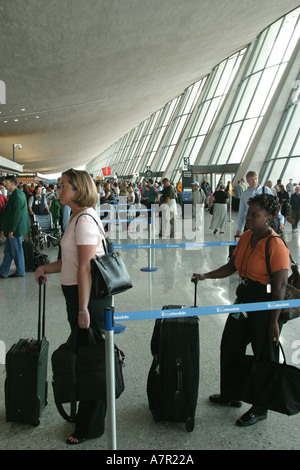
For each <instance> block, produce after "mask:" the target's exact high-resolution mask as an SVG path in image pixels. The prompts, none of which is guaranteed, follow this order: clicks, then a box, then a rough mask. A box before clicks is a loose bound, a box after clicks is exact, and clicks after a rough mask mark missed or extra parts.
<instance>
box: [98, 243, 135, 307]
mask: <svg viewBox="0 0 300 470" xmlns="http://www.w3.org/2000/svg"><path fill="white" fill-rule="evenodd" d="M102 243H103V247H104V251H105V255H103V256H97V255H96V256H95V257H94V258H92V259H91V277H92V289H93V292H94V295H95V297H96V298H97V299H99V298H101V297H106V296H107V295H115V294H120V293H121V292H125V291H126V290H128V289H131V288H132V282H131V279H130V276H129V273H128V271H127V268H126V265H125V263H124V261H123V259H122V256H121V255H120V253H117V252H115V251H114V250H113V248H112V245H111V243H110V242H109V241H108V240H106V244H105V243H104V242H103V241H102ZM106 246H107V247H108V250H107V247H106Z"/></svg>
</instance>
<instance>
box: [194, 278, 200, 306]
mask: <svg viewBox="0 0 300 470" xmlns="http://www.w3.org/2000/svg"><path fill="white" fill-rule="evenodd" d="M198 281H199V279H192V282H193V283H194V284H195V291H194V307H197V285H198Z"/></svg>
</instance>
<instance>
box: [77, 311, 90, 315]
mask: <svg viewBox="0 0 300 470" xmlns="http://www.w3.org/2000/svg"><path fill="white" fill-rule="evenodd" d="M78 313H79V314H80V315H83V314H84V313H88V311H87V310H79V312H78Z"/></svg>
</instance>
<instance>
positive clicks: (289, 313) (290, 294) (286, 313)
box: [265, 236, 300, 323]
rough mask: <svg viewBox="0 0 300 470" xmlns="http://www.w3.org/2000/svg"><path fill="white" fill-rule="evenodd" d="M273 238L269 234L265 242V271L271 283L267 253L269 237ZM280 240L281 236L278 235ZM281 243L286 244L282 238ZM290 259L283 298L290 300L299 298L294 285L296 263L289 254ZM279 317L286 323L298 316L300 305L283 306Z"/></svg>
mask: <svg viewBox="0 0 300 470" xmlns="http://www.w3.org/2000/svg"><path fill="white" fill-rule="evenodd" d="M272 238H274V236H271V237H269V238H268V240H267V243H266V253H265V256H266V264H267V273H268V278H269V283H270V284H272V273H271V268H270V255H269V244H270V241H271V239H272ZM280 239H281V240H282V238H281V237H280ZM282 241H283V243H284V244H285V246H286V243H285V241H284V240H282ZM290 260H291V268H292V272H293V274H292V275H291V276H290V277H289V279H288V284H287V286H286V289H285V300H292V299H300V289H298V287H296V286H295V285H294V283H295V282H296V281H298V280H299V278H300V275H299V271H298V265H297V263H296V262H295V261H294V260H293V258H292V257H291V254H290ZM298 282H299V281H298ZM280 316H281V318H282V319H283V321H284V322H285V323H286V322H287V321H289V320H293V319H295V318H299V317H300V307H289V308H284V309H282V311H281V314H280Z"/></svg>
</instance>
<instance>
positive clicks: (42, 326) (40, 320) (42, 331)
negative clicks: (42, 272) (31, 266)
mask: <svg viewBox="0 0 300 470" xmlns="http://www.w3.org/2000/svg"><path fill="white" fill-rule="evenodd" d="M43 280H44V278H43V277H42V276H40V277H39V312H38V341H41V339H42V338H43V337H44V336H45V322H46V317H45V311H46V284H43ZM42 286H44V288H43V291H44V292H43V293H44V295H43V316H42Z"/></svg>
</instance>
